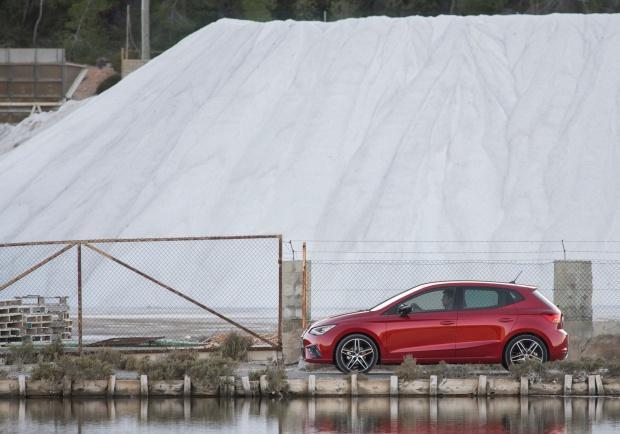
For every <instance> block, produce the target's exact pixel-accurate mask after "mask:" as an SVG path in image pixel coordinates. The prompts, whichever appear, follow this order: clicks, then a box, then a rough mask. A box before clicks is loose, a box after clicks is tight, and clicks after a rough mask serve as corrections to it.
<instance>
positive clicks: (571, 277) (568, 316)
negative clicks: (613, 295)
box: [553, 261, 593, 338]
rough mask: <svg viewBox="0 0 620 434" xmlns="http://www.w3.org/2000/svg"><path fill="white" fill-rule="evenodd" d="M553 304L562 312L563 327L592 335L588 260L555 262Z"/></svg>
mask: <svg viewBox="0 0 620 434" xmlns="http://www.w3.org/2000/svg"><path fill="white" fill-rule="evenodd" d="M553 288H554V289H553V303H555V304H556V305H557V306H559V307H560V309H562V312H563V313H564V328H565V329H566V330H567V331H568V332H569V333H570V334H571V335H573V336H575V337H579V338H589V337H591V336H592V331H593V327H592V262H590V261H555V263H554V266H553Z"/></svg>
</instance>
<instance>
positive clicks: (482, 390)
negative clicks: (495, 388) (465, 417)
mask: <svg viewBox="0 0 620 434" xmlns="http://www.w3.org/2000/svg"><path fill="white" fill-rule="evenodd" d="M486 394H487V376H486V375H480V376H479V377H478V396H485V395H486Z"/></svg>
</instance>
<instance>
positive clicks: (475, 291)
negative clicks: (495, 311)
mask: <svg viewBox="0 0 620 434" xmlns="http://www.w3.org/2000/svg"><path fill="white" fill-rule="evenodd" d="M523 299H524V298H523V296H522V295H521V294H519V292H517V291H515V290H512V289H505V288H485V287H472V288H463V309H488V308H493V307H501V306H507V305H509V304H513V303H518V302H519V301H521V300H523Z"/></svg>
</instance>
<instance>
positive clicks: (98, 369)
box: [56, 354, 114, 381]
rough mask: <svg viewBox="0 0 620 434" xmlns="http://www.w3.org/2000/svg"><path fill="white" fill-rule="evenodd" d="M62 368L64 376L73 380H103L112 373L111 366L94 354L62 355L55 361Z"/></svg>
mask: <svg viewBox="0 0 620 434" xmlns="http://www.w3.org/2000/svg"><path fill="white" fill-rule="evenodd" d="M56 364H57V366H58V367H59V368H60V369H62V371H63V372H64V376H65V377H68V378H70V379H71V380H73V381H76V380H77V381H79V380H105V379H106V378H108V376H110V375H112V374H113V373H114V370H113V369H112V366H111V365H110V364H109V363H107V362H106V361H104V360H101V359H99V358H98V357H97V356H96V355H95V354H88V355H82V356H79V357H68V356H65V357H62V358H61V359H60V360H58V362H57V363H56Z"/></svg>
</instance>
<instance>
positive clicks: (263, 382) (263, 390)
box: [258, 375, 269, 395]
mask: <svg viewBox="0 0 620 434" xmlns="http://www.w3.org/2000/svg"><path fill="white" fill-rule="evenodd" d="M258 384H259V386H260V394H261V395H268V394H269V383H268V382H267V376H266V375H261V376H260V379H259V381H258Z"/></svg>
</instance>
